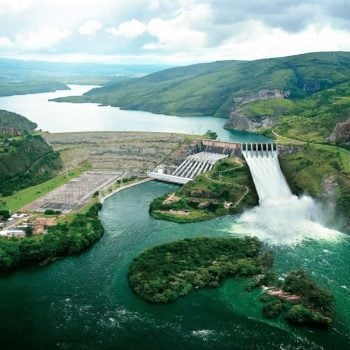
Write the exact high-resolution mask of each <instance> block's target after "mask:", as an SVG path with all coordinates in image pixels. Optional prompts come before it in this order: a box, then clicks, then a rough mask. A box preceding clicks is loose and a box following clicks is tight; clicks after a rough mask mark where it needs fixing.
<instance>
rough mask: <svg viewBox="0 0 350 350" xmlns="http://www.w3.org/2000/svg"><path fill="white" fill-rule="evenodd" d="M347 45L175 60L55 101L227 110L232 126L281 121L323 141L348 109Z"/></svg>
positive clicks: (184, 111) (173, 110) (191, 111)
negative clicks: (182, 63) (265, 55)
mask: <svg viewBox="0 0 350 350" xmlns="http://www.w3.org/2000/svg"><path fill="white" fill-rule="evenodd" d="M348 95H350V53H347V52H324V53H310V54H304V55H298V56H291V57H282V58H272V59H263V60H256V61H222V62H213V63H204V64H197V65H192V66H187V67H178V68H171V69H167V70H164V71H161V72H157V73H153V74H150V75H148V76H145V77H143V78H139V79H133V80H131V81H126V82H119V83H116V84H109V85H108V86H105V87H102V88H98V89H94V90H92V91H89V92H88V93H86V94H85V95H84V96H83V97H68V98H62V99H58V101H63V100H65V101H71V102H97V103H102V104H106V105H112V106H119V107H121V108H123V109H134V110H145V111H150V112H154V113H164V114H173V115H180V116H185V115H186V116H196V115H208V116H216V117H225V118H230V121H229V122H228V124H227V127H229V128H230V127H231V128H236V129H242V130H258V129H261V128H270V127H271V126H275V125H280V127H279V130H280V131H281V132H287V133H288V134H290V135H294V134H299V133H300V130H305V131H306V134H307V135H306V137H305V138H309V137H312V138H314V139H317V140H318V141H320V140H322V141H325V140H327V138H328V137H329V135H330V134H331V133H332V131H333V129H334V127H335V125H336V124H337V122H339V121H344V120H346V119H347V117H348V107H349V104H348V100H347V96H348Z"/></svg>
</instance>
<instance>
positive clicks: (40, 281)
mask: <svg viewBox="0 0 350 350" xmlns="http://www.w3.org/2000/svg"><path fill="white" fill-rule="evenodd" d="M74 89H75V88H74ZM74 89H73V90H72V91H71V92H70V93H72V94H73V93H77V92H78V91H77V90H74ZM82 91H83V90H80V92H82ZM58 95H61V96H64V95H67V91H61V92H56V93H52V94H51V93H50V94H37V95H26V96H13V97H6V98H5V97H4V98H0V108H3V109H9V110H12V111H15V112H18V113H22V114H24V115H26V116H27V117H29V118H30V119H32V120H34V121H36V122H37V123H38V124H39V127H41V128H42V129H46V130H49V131H73V130H75V131H76V130H93V129H94V128H95V129H98V130H122V129H120V128H119V129H118V125H122V124H118V123H120V120H119V119H123V118H125V119H124V122H125V124H124V127H125V128H126V129H131V130H139V129H138V127H139V126H135V120H136V119H133V118H131V116H135V118H141V119H142V120H143V123H144V124H145V126H146V127H147V128H150V129H152V130H153V131H182V132H185V131H186V130H185V129H184V130H182V128H185V124H182V123H187V121H186V120H187V119H188V118H182V117H181V118H179V117H169V116H162V118H165V119H164V124H163V126H164V127H165V129H164V130H160V129H158V127H159V125H158V123H156V124H153V126H152V123H153V122H150V121H152V120H160V119H161V116H155V115H152V114H150V113H143V112H130V111H120V110H118V109H116V108H112V107H98V106H97V105H93V104H76V105H75V104H66V103H62V104H59V103H55V102H47V99H48V98H52V97H54V96H56V97H57V96H58ZM45 106H46V107H45ZM41 108H46V109H43V110H41ZM90 109H91V110H92V111H93V112H91V114H89V113H87V111H88V110H90ZM107 110H108V112H103V111H107ZM64 111H66V112H65V113H64ZM109 113H112V114H109ZM120 113H121V114H120ZM100 114H101V117H100ZM137 115H139V117H137ZM57 118H61V119H59V121H57ZM110 118H112V119H113V118H114V119H113V120H112V121H109V119H110ZM148 118H151V119H148ZM152 118H155V119H152ZM159 118H160V119H159ZM166 120H168V122H169V124H167V121H166ZM188 120H189V121H188V123H194V124H191V125H195V123H196V121H197V120H203V121H209V123H211V122H212V120H214V121H215V123H218V124H217V125H219V123H223V120H221V119H213V118H212V119H210V118H208V117H203V118H192V119H191V118H189V119H188ZM191 120H192V121H191ZM193 120H196V121H195V122H193ZM147 121H148V122H149V123H151V125H148V122H147ZM162 121H163V119H162ZM184 121H186V122H184ZM90 123H91V124H90ZM109 123H111V124H109ZM74 125H75V128H74V127H73V126H74ZM169 125H170V126H169ZM175 125H177V126H176V127H177V128H178V129H176V128H175ZM220 125H222V124H220ZM163 126H162V127H163ZM133 127H134V128H133ZM71 128H72V129H71ZM109 128H110V129H109ZM173 128H174V129H173ZM194 128H195V127H194ZM208 128H209V127H208V124H205V127H203V130H202V131H203V132H204V131H205V130H206V129H208ZM150 129H146V130H150ZM211 129H212V130H215V129H214V128H213V127H211ZM217 131H219V132H220V128H219V129H217ZM225 132H226V131H225ZM226 135H229V136H227V139H230V140H232V139H236V140H239V137H241V136H240V133H238V134H235V133H229V134H226ZM242 135H243V136H242V137H243V138H244V137H248V138H249V139H251V140H254V135H252V134H242ZM174 189H175V186H173V185H168V184H163V183H157V182H149V183H145V184H142V185H140V186H137V187H134V188H130V189H127V190H125V191H122V192H120V193H118V194H117V195H115V196H112V197H110V198H108V199H107V200H106V201H105V202H104V206H103V209H102V211H101V213H100V217H101V220H102V223H103V225H104V227H105V231H106V232H105V235H104V236H103V237H102V239H101V240H100V241H99V242H97V243H96V244H95V245H93V246H92V247H91V248H90V249H89V250H87V251H86V252H84V253H82V254H80V255H79V256H74V257H68V258H65V259H62V260H59V261H56V262H55V263H52V264H50V265H47V266H43V267H28V268H23V269H20V270H18V271H16V272H11V273H7V274H2V275H1V278H0V315H1V316H0V329H1V331H0V344H1V345H0V346H1V349H5V350H6V349H36V350H37V349H101V350H104V349H131V350H134V349H170V350H172V349H176V350H178V349H237V350H238V349H239V350H245V349H259V350H261V349H263V350H265V349H266V350H270V349H290V350H292V349H305V350H306V349H307V350H309V349H349V348H350V303H349V300H350V273H349V271H350V270H349V266H350V254H349V252H350V241H349V237H348V236H346V235H341V234H340V235H338V236H337V237H336V239H320V237H315V238H316V239H310V238H309V239H307V240H304V241H303V242H302V243H299V244H295V243H294V244H289V243H285V244H283V245H278V244H274V245H272V246H271V248H272V249H273V250H274V251H275V266H274V267H275V269H276V271H277V272H278V273H280V274H282V273H285V272H288V271H290V270H292V269H294V268H297V267H302V268H304V269H305V270H306V271H307V272H309V273H310V274H311V275H312V276H313V277H314V278H315V279H316V280H317V281H319V282H320V283H321V284H323V285H324V286H325V287H327V288H330V289H331V290H332V292H333V293H334V295H335V298H336V318H335V322H334V326H333V328H332V329H331V330H330V331H329V332H322V331H316V330H303V329H296V328H293V327H289V326H287V325H286V324H285V323H284V322H283V321H281V320H277V321H268V320H266V319H264V318H263V317H262V314H261V307H262V305H261V303H260V301H259V295H260V291H259V290H256V291H254V292H252V293H247V292H246V291H245V290H244V282H240V281H237V280H233V279H227V280H226V281H225V282H224V283H223V284H222V285H221V286H220V287H218V288H216V289H203V290H199V291H196V292H193V293H191V294H189V295H187V296H186V297H184V298H180V299H178V300H177V301H175V302H172V303H169V304H166V305H153V304H150V303H148V302H146V301H144V300H142V299H140V298H139V297H137V296H136V295H135V294H133V292H132V291H131V290H130V288H129V286H128V283H127V270H128V266H129V264H130V262H131V261H132V259H133V258H134V257H135V256H136V255H138V254H139V253H140V252H141V251H142V250H143V249H145V248H149V247H153V246H155V245H158V244H161V243H165V242H170V241H173V240H176V239H180V238H185V237H197V236H211V237H212V236H231V235H242V234H244V232H242V233H238V231H239V230H238V229H237V227H239V225H238V226H237V221H238V218H237V217H234V216H227V217H224V218H218V219H214V220H210V221H207V222H201V223H193V224H176V223H171V222H166V221H159V220H155V219H153V218H152V217H150V216H149V213H148V207H149V203H150V202H151V201H152V200H153V199H154V198H155V197H157V196H160V195H162V194H164V193H166V192H169V191H172V190H174ZM284 234H285V235H286V236H287V235H289V234H290V232H288V230H286V231H285V232H284ZM289 241H291V242H293V240H292V239H291V240H286V242H289Z"/></svg>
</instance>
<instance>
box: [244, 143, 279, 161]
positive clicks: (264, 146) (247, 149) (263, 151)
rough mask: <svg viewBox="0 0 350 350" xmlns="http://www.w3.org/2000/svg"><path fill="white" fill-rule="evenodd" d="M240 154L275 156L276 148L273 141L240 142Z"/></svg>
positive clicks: (247, 155)
mask: <svg viewBox="0 0 350 350" xmlns="http://www.w3.org/2000/svg"><path fill="white" fill-rule="evenodd" d="M241 148H242V154H243V155H244V157H245V158H247V157H269V156H277V154H278V148H277V145H276V144H275V143H272V142H269V143H242V145H241Z"/></svg>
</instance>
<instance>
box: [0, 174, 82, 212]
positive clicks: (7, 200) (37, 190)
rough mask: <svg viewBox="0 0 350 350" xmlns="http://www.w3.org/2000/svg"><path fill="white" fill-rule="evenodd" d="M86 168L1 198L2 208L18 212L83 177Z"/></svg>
mask: <svg viewBox="0 0 350 350" xmlns="http://www.w3.org/2000/svg"><path fill="white" fill-rule="evenodd" d="M85 170H86V168H77V169H73V170H70V171H69V172H68V173H67V174H61V175H58V176H56V177H54V178H53V179H51V180H48V181H45V182H43V183H40V184H39V185H35V186H31V187H28V188H25V189H24V190H20V191H18V192H16V193H14V194H13V195H11V196H7V197H0V199H1V201H0V206H4V207H5V208H6V209H10V210H12V211H17V210H19V209H21V208H23V207H24V206H26V205H27V204H30V203H32V202H33V201H35V200H36V199H38V198H40V197H42V196H44V195H45V194H46V193H48V192H50V191H53V190H54V189H55V188H57V187H59V186H61V185H63V184H65V183H66V182H68V181H69V180H71V179H73V178H75V177H77V176H79V175H81V174H82V173H83V172H84V171H85Z"/></svg>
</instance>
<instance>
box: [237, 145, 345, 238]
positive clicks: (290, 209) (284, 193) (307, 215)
mask: <svg viewBox="0 0 350 350" xmlns="http://www.w3.org/2000/svg"><path fill="white" fill-rule="evenodd" d="M243 155H244V157H245V159H246V161H247V163H248V166H249V169H250V171H251V174H252V177H253V180H254V184H255V187H256V190H257V193H258V196H259V206H258V207H255V208H254V209H252V210H249V211H246V212H245V213H243V214H242V215H241V217H240V218H239V220H238V222H237V223H236V224H235V225H234V230H235V231H236V232H242V233H244V234H249V235H254V236H257V237H258V238H260V239H262V240H264V241H268V243H270V244H297V243H300V242H301V241H303V240H305V239H326V240H338V239H339V238H340V235H341V234H340V233H339V232H337V231H334V230H331V229H328V228H326V227H324V226H323V225H322V220H321V218H322V216H321V213H320V211H319V208H318V206H317V204H316V203H315V201H314V200H313V199H312V198H311V197H309V196H301V197H297V196H295V195H293V194H292V192H291V191H290V189H289V187H288V184H287V182H286V179H285V178H284V176H283V173H282V171H281V168H280V165H279V161H278V156H277V151H271V152H263V151H257V152H255V151H254V152H250V151H246V152H243Z"/></svg>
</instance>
